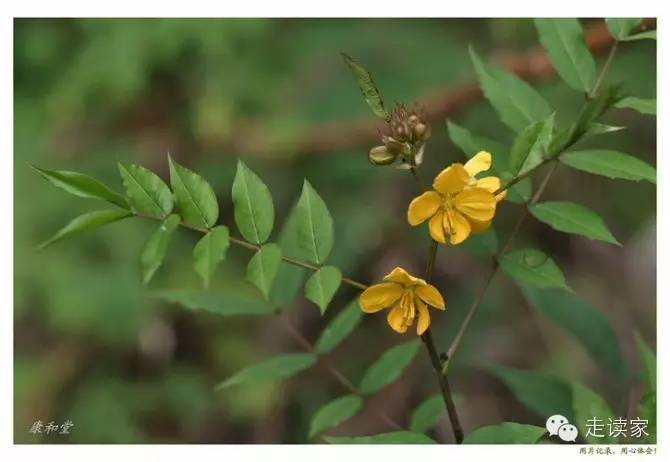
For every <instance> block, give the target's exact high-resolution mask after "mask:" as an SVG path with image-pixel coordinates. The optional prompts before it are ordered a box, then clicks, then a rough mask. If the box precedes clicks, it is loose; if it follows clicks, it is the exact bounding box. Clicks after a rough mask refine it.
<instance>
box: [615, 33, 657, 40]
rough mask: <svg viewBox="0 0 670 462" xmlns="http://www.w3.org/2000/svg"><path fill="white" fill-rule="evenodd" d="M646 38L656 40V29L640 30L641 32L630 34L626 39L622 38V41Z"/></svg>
mask: <svg viewBox="0 0 670 462" xmlns="http://www.w3.org/2000/svg"><path fill="white" fill-rule="evenodd" d="M644 39H650V40H656V31H655V30H648V31H645V32H640V33H639V34H634V35H629V36H628V37H626V38H625V39H621V41H622V42H633V41H635V40H644Z"/></svg>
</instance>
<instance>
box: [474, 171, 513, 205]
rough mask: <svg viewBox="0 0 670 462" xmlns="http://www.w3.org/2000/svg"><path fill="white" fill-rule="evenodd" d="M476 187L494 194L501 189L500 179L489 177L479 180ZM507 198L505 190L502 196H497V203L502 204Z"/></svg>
mask: <svg viewBox="0 0 670 462" xmlns="http://www.w3.org/2000/svg"><path fill="white" fill-rule="evenodd" d="M475 187H477V188H482V189H486V190H487V191H489V192H490V193H494V192H496V191H497V190H499V189H500V187H501V184H500V178H498V177H497V176H487V177H486V178H481V179H479V180H477V183H476V184H475ZM505 196H507V190H504V191H503V192H501V193H500V194H498V195H496V202H500V201H501V200H503V199H504V198H505Z"/></svg>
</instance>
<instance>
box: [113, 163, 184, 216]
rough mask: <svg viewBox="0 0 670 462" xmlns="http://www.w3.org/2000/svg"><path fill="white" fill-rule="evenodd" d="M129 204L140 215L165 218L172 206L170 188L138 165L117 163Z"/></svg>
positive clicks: (156, 176) (149, 171)
mask: <svg viewBox="0 0 670 462" xmlns="http://www.w3.org/2000/svg"><path fill="white" fill-rule="evenodd" d="M118 166H119V173H120V174H121V178H122V179H123V185H124V186H125V188H126V195H127V196H128V199H129V200H130V205H131V206H132V207H133V209H135V211H136V212H137V213H139V214H141V215H148V216H150V217H157V218H166V217H167V216H168V215H169V214H170V213H171V212H172V208H173V207H174V203H173V199H172V192H170V188H168V187H167V185H166V184H165V183H164V182H163V180H161V179H160V177H159V176H158V175H156V174H155V173H154V172H152V171H151V170H149V169H146V168H144V167H142V166H140V165H134V164H131V165H128V166H126V165H124V164H122V163H121V162H119V163H118Z"/></svg>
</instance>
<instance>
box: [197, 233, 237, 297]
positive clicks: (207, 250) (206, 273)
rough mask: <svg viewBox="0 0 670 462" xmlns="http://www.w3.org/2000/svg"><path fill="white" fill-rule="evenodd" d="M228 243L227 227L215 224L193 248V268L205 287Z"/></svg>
mask: <svg viewBox="0 0 670 462" xmlns="http://www.w3.org/2000/svg"><path fill="white" fill-rule="evenodd" d="M229 245H230V235H229V233H228V228H226V227H225V226H215V227H214V228H212V229H211V230H209V231H208V232H207V234H205V235H204V236H203V237H202V238H201V239H200V241H198V243H197V244H196V245H195V247H194V248H193V258H194V259H195V262H194V268H195V271H196V272H197V273H198V274H199V275H200V276H201V277H202V282H203V284H204V285H205V287H208V286H209V281H210V279H211V277H212V274H214V271H216V267H217V266H219V263H221V262H222V261H223V259H224V258H226V251H227V250H228V246H229Z"/></svg>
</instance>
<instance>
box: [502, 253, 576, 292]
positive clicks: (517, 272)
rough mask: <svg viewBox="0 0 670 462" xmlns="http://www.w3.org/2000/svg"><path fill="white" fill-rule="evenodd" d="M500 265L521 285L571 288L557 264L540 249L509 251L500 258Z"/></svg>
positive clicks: (541, 287) (543, 287)
mask: <svg viewBox="0 0 670 462" xmlns="http://www.w3.org/2000/svg"><path fill="white" fill-rule="evenodd" d="M500 266H501V268H502V270H503V271H504V272H505V273H507V275H508V276H510V277H511V278H512V279H514V280H515V281H517V282H518V283H519V284H521V285H531V286H535V287H538V288H540V289H551V288H558V289H565V290H568V291H571V290H572V289H570V287H568V285H567V284H566V282H565V277H564V276H563V272H562V271H561V269H560V268H559V267H558V265H557V264H556V263H555V262H554V260H552V259H551V258H550V257H549V256H547V255H546V254H545V253H544V252H542V251H540V250H537V249H522V250H516V251H514V252H510V253H508V254H506V255H505V256H504V257H503V258H502V259H501V260H500Z"/></svg>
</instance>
